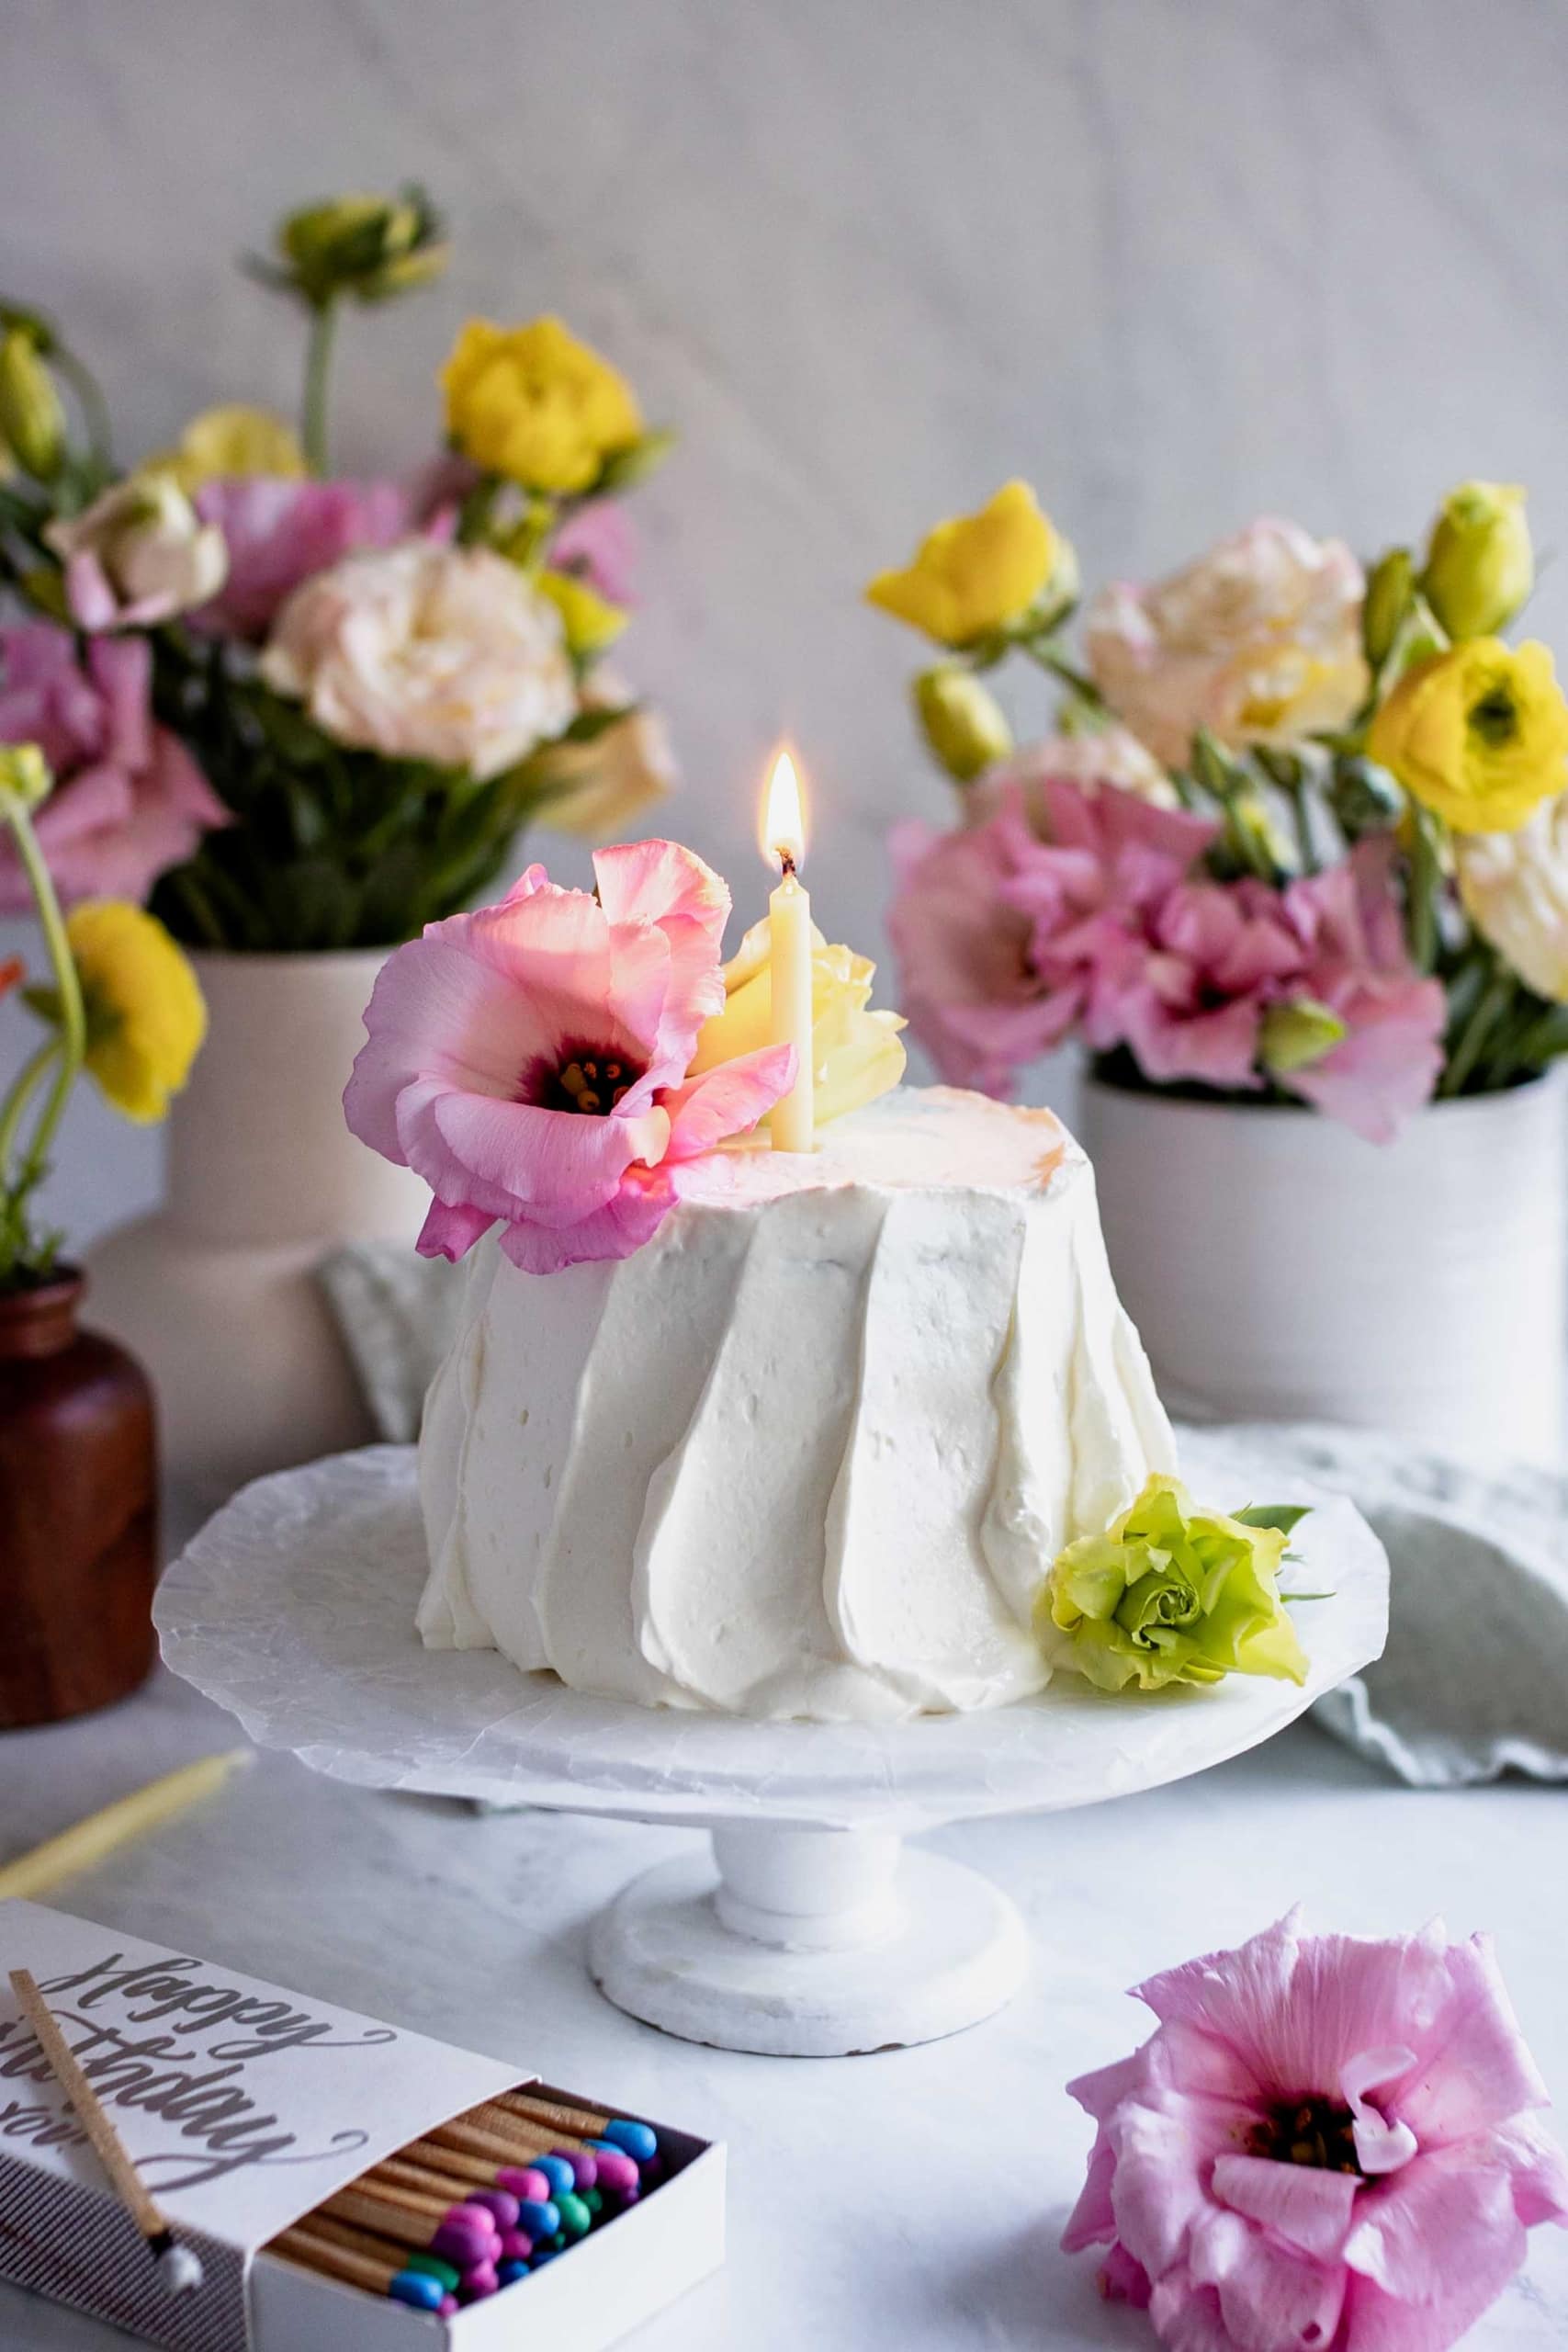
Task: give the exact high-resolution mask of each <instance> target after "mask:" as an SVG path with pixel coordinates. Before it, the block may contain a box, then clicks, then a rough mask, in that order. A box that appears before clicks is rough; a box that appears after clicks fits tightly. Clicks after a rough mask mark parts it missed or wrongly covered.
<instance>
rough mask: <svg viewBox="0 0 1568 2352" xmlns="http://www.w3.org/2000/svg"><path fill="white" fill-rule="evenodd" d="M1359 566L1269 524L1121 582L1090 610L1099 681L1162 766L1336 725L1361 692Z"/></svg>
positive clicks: (1341, 548)
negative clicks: (1171, 567)
mask: <svg viewBox="0 0 1568 2352" xmlns="http://www.w3.org/2000/svg"><path fill="white" fill-rule="evenodd" d="M1364 589H1365V582H1364V580H1363V578H1362V573H1361V567H1360V565H1359V563H1358V562H1357V560H1356V559H1355V557H1354V556H1353V555H1352V554H1351V552H1350V550H1349V548H1348V547H1346V546H1345V545H1344V544H1343V542H1342V541H1341V540H1338V539H1322V540H1319V539H1314V538H1313V537H1311V535H1310V534H1309V533H1308V532H1306V531H1303V530H1302V529H1300V528H1299V527H1298V526H1297V525H1296V524H1294V523H1285V522H1279V521H1275V520H1272V519H1269V518H1267V517H1266V518H1264V519H1263V520H1262V521H1259V522H1257V523H1253V524H1250V525H1249V526H1248V527H1247V529H1246V530H1245V531H1237V532H1236V533H1235V535H1234V537H1231V538H1228V539H1222V540H1221V541H1220V543H1219V545H1218V546H1217V547H1214V548H1211V549H1210V551H1209V553H1208V554H1207V555H1205V556H1202V557H1201V558H1200V559H1199V560H1198V561H1197V562H1196V563H1191V564H1189V565H1188V566H1187V567H1186V568H1185V570H1183V571H1177V572H1173V573H1172V574H1171V576H1170V578H1169V579H1168V580H1162V581H1159V582H1156V584H1155V585H1154V586H1153V587H1149V588H1145V587H1139V586H1137V585H1135V584H1134V583H1132V582H1125V581H1123V582H1117V583H1115V584H1113V585H1112V586H1111V587H1109V588H1105V589H1103V590H1101V592H1100V594H1099V595H1098V596H1097V597H1096V598H1095V600H1094V602H1093V604H1092V605H1091V606H1090V608H1089V617H1088V622H1087V628H1086V642H1087V645H1088V649H1089V669H1090V671H1091V673H1092V674H1093V677H1094V682H1095V684H1096V685H1097V686H1098V687H1099V688H1100V692H1101V694H1102V695H1104V696H1105V698H1106V700H1107V702H1108V703H1109V704H1110V705H1111V708H1112V709H1113V710H1114V711H1115V712H1116V713H1117V715H1118V716H1119V717H1120V718H1123V719H1124V720H1125V721H1126V723H1127V725H1128V726H1129V727H1130V728H1131V729H1133V732H1134V734H1135V735H1136V736H1138V737H1139V739H1140V740H1141V741H1143V742H1144V743H1145V744H1146V745H1147V746H1148V749H1149V750H1150V751H1151V752H1153V753H1154V754H1155V756H1156V759H1160V760H1164V761H1165V762H1166V763H1168V765H1170V766H1172V767H1181V766H1185V764H1186V763H1187V760H1188V757H1189V754H1190V749H1191V744H1192V738H1193V736H1194V734H1195V733H1196V731H1197V729H1199V728H1200V727H1206V728H1207V729H1209V731H1210V732H1211V733H1212V734H1213V735H1214V736H1216V737H1217V738H1218V739H1219V741H1221V742H1222V743H1226V744H1229V745H1230V746H1231V747H1232V748H1233V749H1240V748H1241V747H1242V746H1243V745H1245V744H1247V743H1275V744H1288V743H1292V742H1295V741H1299V740H1300V739H1301V738H1302V737H1303V736H1304V735H1310V734H1313V733H1314V732H1317V731H1318V730H1320V729H1331V728H1336V727H1342V726H1344V725H1345V724H1346V722H1347V721H1348V719H1349V718H1351V717H1352V716H1353V714H1354V713H1355V711H1356V710H1357V708H1358V707H1359V704H1360V703H1361V701H1362V699H1363V697H1364V695H1365V694H1366V691H1367V684H1368V676H1367V666H1366V662H1365V659H1364V657H1363V655H1362V651H1361V628H1360V613H1361V598H1362V595H1363V593H1364Z"/></svg>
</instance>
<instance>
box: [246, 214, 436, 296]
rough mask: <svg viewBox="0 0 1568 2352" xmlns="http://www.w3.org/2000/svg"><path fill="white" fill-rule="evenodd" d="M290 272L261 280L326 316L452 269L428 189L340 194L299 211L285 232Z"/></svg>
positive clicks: (269, 268) (259, 269)
mask: <svg viewBox="0 0 1568 2352" xmlns="http://www.w3.org/2000/svg"><path fill="white" fill-rule="evenodd" d="M277 250H278V253H279V254H280V255H281V256H282V266H277V265H275V264H273V263H270V262H261V263H255V264H253V265H252V266H253V268H254V271H255V274H256V275H257V276H259V277H265V279H266V280H267V282H268V283H269V284H270V285H274V286H279V287H283V288H287V289H288V290H289V291H291V292H293V293H296V294H298V295H299V296H300V298H301V299H302V300H304V301H306V302H309V303H310V306H311V308H312V309H314V310H320V309H321V308H322V307H323V306H324V305H325V304H326V303H328V302H332V301H334V300H336V299H337V298H338V296H339V295H343V294H351V295H352V296H353V297H354V299H355V301H356V302H384V301H387V300H389V299H390V298H391V297H392V296H393V295H396V294H403V293H406V292H408V291H409V290H410V289H411V288H413V287H415V286H423V285H424V284H425V283H426V282H427V281H428V280H429V279H431V278H433V277H438V276H439V275H440V273H441V271H442V270H443V269H445V267H446V246H445V245H444V244H443V243H441V220H440V217H439V215H438V214H437V213H436V211H435V209H434V206H433V205H432V204H431V202H430V199H429V198H428V197H427V196H426V195H425V193H424V191H423V188H420V187H405V188H402V189H400V191H399V193H398V194H397V196H395V197H390V196H360V195H351V196H334V197H329V198H326V199H325V201H323V202H322V203H320V204H307V205H305V206H303V207H302V208H301V209H300V210H299V211H298V212H291V213H289V214H288V217H287V219H286V220H283V221H281V222H280V223H279V226H278V230H277Z"/></svg>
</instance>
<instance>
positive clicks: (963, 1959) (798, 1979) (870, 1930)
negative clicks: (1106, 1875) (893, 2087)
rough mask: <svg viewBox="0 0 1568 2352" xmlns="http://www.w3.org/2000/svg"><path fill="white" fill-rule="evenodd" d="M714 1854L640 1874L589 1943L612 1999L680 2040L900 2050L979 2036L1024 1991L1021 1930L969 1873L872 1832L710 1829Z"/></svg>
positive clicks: (829, 2050)
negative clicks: (976, 2031) (974, 2029)
mask: <svg viewBox="0 0 1568 2352" xmlns="http://www.w3.org/2000/svg"><path fill="white" fill-rule="evenodd" d="M713 1849H714V1850H713V1853H712V1855H711V1856H709V1857H704V1856H697V1857H694V1858H692V1859H689V1860H680V1861H675V1862H664V1863H661V1864H660V1866H659V1868H658V1869H656V1870H651V1871H644V1873H643V1874H642V1876H641V1877H640V1878H637V1879H634V1880H633V1881H632V1883H631V1884H630V1885H629V1886H628V1887H626V1888H625V1889H624V1890H623V1892H622V1893H621V1894H619V1895H617V1896H616V1898H615V1902H614V1903H612V1904H611V1905H610V1906H609V1908H608V1909H607V1910H605V1911H603V1912H601V1913H600V1915H599V1917H598V1918H597V1919H596V1920H595V1922H594V1924H593V1929H592V1938H591V1940H590V1943H589V1955H588V1965H589V1969H590V1972H591V1973H592V1977H593V1981H594V1983H595V1984H596V1985H598V1987H599V1989H600V1991H601V1992H602V1993H604V1995H605V1996H606V1998H607V1999H609V2000H612V2001H614V2002H615V2006H616V2007H617V2008H622V2009H626V2010H628V2011H629V2012H630V2014H631V2015H632V2016H633V2017H635V2018H642V2019H643V2021H644V2022H645V2023H646V2024H648V2025H654V2026H658V2027H659V2028H660V2030H662V2031H663V2032H665V2033H672V2034H677V2035H679V2037H680V2038H681V2040H682V2041H703V2042H708V2043H710V2044H712V2045H713V2046H714V2047H716V2048H717V2049H721V2050H752V2051H757V2052H761V2054H763V2055H764V2056H767V2057H771V2058H843V2057H852V2056H855V2055H858V2054H859V2053H861V2052H866V2051H873V2050H897V2049H903V2048H905V2047H907V2046H908V2044H909V2043H911V2042H918V2041H938V2040H940V2039H941V2037H942V2035H943V2034H949V2033H958V2032H961V2031H962V2030H963V2029H964V2027H965V2026H971V2025H977V2024H978V2023H979V2022H980V2020H981V2018H988V2017H990V2016H991V2015H992V2013H993V2012H994V2011H995V2010H997V2009H999V2008H1000V2007H1002V2006H1003V2005H1004V2003H1006V2002H1008V2001H1010V2000H1011V1998H1012V1996H1013V1995H1014V1994H1015V1993H1016V1992H1017V1991H1018V1989H1019V1987H1020V1985H1021V1984H1022V1982H1023V1977H1024V1972H1025V1969H1026V1967H1027V1965H1028V1957H1029V1947H1028V1940H1027V1938H1026V1937H1025V1934H1024V1928H1023V1922H1022V1920H1021V1918H1020V1917H1019V1915H1018V1913H1017V1911H1016V1910H1015V1909H1014V1907H1013V1905H1011V1904H1010V1902H1009V1900H1008V1898H1007V1896H1006V1895H1005V1894H1002V1893H1001V1892H1000V1891H999V1890H998V1888H997V1887H995V1886H993V1885H992V1884H991V1883H990V1882H989V1881H988V1880H987V1879H984V1878H982V1877H980V1876H979V1874H978V1873H977V1872H976V1871H971V1870H966V1869H965V1868H964V1865H963V1864H962V1863H961V1862H953V1861H949V1860H946V1859H945V1858H944V1857H943V1856H942V1855H940V1854H928V1853H924V1852H922V1851H920V1850H919V1849H910V1848H907V1847H906V1846H905V1845H904V1843H903V1840H902V1839H901V1838H897V1837H892V1836H888V1835H886V1834H884V1833H882V1832H879V1831H875V1830H840V1831H834V1830H827V1829H787V1828H773V1827H761V1826H747V1827H744V1828H740V1827H736V1828H725V1829H716V1830H715V1832H714V1834H713Z"/></svg>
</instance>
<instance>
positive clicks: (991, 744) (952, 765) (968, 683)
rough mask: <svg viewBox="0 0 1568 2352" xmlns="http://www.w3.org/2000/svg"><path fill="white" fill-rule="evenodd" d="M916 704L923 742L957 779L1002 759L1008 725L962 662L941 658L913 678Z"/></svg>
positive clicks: (992, 698) (1008, 739)
mask: <svg viewBox="0 0 1568 2352" xmlns="http://www.w3.org/2000/svg"><path fill="white" fill-rule="evenodd" d="M914 692H915V709H916V712H917V714H918V716H919V722H920V728H921V730H922V732H923V733H924V735H925V739H926V741H927V742H928V743H929V744H930V745H931V750H932V751H933V752H935V753H936V756H937V758H938V759H939V760H940V761H941V762H942V766H943V767H944V768H945V769H946V770H947V772H948V775H950V776H953V778H954V779H955V780H956V781H957V782H958V783H959V784H968V783H970V782H971V781H972V780H973V779H974V778H975V777H976V776H977V775H979V774H980V773H981V771H982V770H983V769H985V768H988V767H990V766H992V765H993V764H994V763H995V762H996V761H998V760H1005V759H1006V757H1007V755H1008V753H1009V752H1010V751H1011V750H1012V729H1011V728H1010V727H1009V725H1008V723H1007V720H1006V718H1004V717H1003V715H1002V710H1001V706H1000V705H999V704H998V701H997V698H996V696H995V695H993V694H992V693H991V691H990V689H989V687H987V686H984V685H982V684H981V683H980V681H979V679H978V678H977V677H976V675H975V673H974V672H973V670H966V669H965V668H964V666H963V664H962V663H961V662H938V664H937V666H936V668H935V669H934V670H922V671H921V673H920V674H919V677H918V678H917V679H916V680H915V688H914Z"/></svg>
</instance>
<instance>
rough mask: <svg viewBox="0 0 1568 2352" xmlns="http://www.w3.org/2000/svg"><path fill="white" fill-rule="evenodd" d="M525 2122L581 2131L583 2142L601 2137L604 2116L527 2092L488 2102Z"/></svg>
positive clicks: (551, 2127) (607, 2119) (604, 2122)
mask: <svg viewBox="0 0 1568 2352" xmlns="http://www.w3.org/2000/svg"><path fill="white" fill-rule="evenodd" d="M490 2104H491V2105H492V2106H495V2107H499V2108H502V2109H505V2111H506V2112H507V2113H508V2114H509V2115H514V2116H516V2117H517V2118H518V2119H519V2120H522V2121H525V2122H529V2123H542V2124H547V2125H548V2126H549V2128H550V2129H551V2130H552V2131H577V2132H581V2135H582V2137H583V2138H584V2139H585V2140H599V2139H602V2138H603V2137H604V2126H605V2125H606V2123H608V2122H609V2120H610V2118H609V2117H608V2115H605V2114H603V2113H601V2112H598V2111H596V2110H595V2109H592V2108H591V2107H570V2106H568V2105H567V2104H566V2103H565V2102H564V2101H563V2100H561V2099H555V2098H536V2097H535V2096H534V2094H533V2093H532V2092H530V2091H502V2094H501V2096H500V2098H497V2099H494V2100H492V2101H491V2102H490Z"/></svg>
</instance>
